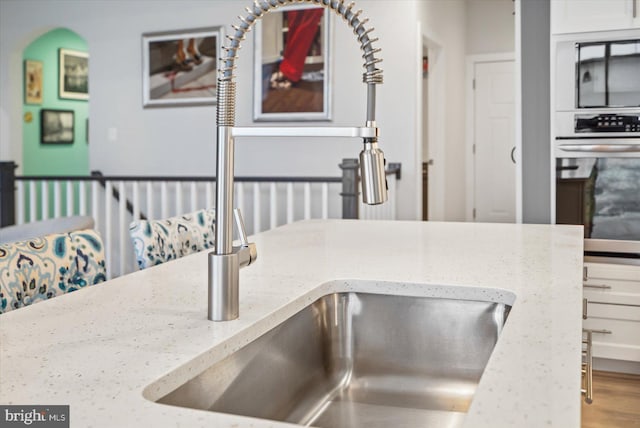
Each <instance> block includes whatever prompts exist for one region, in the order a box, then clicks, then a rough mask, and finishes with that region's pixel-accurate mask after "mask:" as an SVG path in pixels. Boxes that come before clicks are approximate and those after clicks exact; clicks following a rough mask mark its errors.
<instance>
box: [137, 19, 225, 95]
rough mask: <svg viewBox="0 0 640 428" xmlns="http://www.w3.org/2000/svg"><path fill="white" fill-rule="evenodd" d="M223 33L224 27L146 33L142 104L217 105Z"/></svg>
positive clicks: (144, 37)
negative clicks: (219, 61)
mask: <svg viewBox="0 0 640 428" xmlns="http://www.w3.org/2000/svg"><path fill="white" fill-rule="evenodd" d="M222 36H223V28H222V27H209V28H197V29H190V30H177V31H165V32H157V33H145V34H143V35H142V105H143V107H179V106H194V105H207V104H216V103H217V95H218V91H217V79H218V73H217V68H218V58H220V57H221V56H222Z"/></svg>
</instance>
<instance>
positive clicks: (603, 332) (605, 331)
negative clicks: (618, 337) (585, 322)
mask: <svg viewBox="0 0 640 428" xmlns="http://www.w3.org/2000/svg"><path fill="white" fill-rule="evenodd" d="M584 331H590V332H591V333H596V334H613V332H612V331H611V330H604V329H603V330H591V329H585V330H584Z"/></svg>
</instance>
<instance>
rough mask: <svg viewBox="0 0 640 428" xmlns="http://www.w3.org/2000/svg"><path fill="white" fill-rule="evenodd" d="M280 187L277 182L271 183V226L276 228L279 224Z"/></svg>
mask: <svg viewBox="0 0 640 428" xmlns="http://www.w3.org/2000/svg"><path fill="white" fill-rule="evenodd" d="M277 192H278V189H277V187H276V183H271V184H270V185H269V196H270V198H269V220H270V223H269V228H270V229H275V228H276V227H277V226H278V193H277Z"/></svg>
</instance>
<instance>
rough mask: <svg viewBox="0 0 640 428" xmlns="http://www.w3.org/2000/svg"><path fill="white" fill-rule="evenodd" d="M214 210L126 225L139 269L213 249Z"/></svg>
mask: <svg viewBox="0 0 640 428" xmlns="http://www.w3.org/2000/svg"><path fill="white" fill-rule="evenodd" d="M215 218H216V214H215V210H212V209H210V210H204V209H203V210H199V211H195V212H193V213H190V214H185V215H183V216H177V217H171V218H167V219H164V220H138V221H134V222H133V223H131V226H129V235H130V236H131V242H132V244H133V251H134V253H135V255H136V260H137V262H138V267H139V268H140V269H145V268H148V267H151V266H155V265H159V264H161V263H165V262H168V261H170V260H175V259H178V258H180V257H183V256H186V255H188V254H192V253H196V252H198V251H203V250H206V249H210V248H211V249H213V248H214V246H215V224H214V223H215Z"/></svg>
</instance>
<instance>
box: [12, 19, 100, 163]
mask: <svg viewBox="0 0 640 428" xmlns="http://www.w3.org/2000/svg"><path fill="white" fill-rule="evenodd" d="M60 48H66V49H73V50H77V51H83V52H88V46H87V42H86V41H85V40H84V39H83V38H81V37H80V36H78V34H76V33H74V32H73V31H71V30H68V29H66V28H58V29H55V30H52V31H50V32H48V33H46V34H43V35H42V36H40V37H39V38H38V39H36V40H35V41H33V43H31V44H30V45H29V46H27V47H26V48H25V50H24V52H23V56H22V59H23V60H27V59H30V60H37V61H41V62H42V64H43V70H42V73H43V77H42V104H41V105H31V104H24V106H23V119H24V114H26V113H31V115H32V121H31V122H30V123H27V122H26V121H24V120H23V122H22V138H23V142H22V168H23V169H22V172H23V174H24V175H88V174H89V145H88V143H87V131H88V130H87V118H88V117H89V103H88V101H80V100H68V99H60V98H59V97H58V50H59V49H60ZM23 64H24V61H23ZM42 109H55V110H73V111H74V112H75V114H74V116H75V120H74V141H73V144H41V143H40V111H41V110H42Z"/></svg>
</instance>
